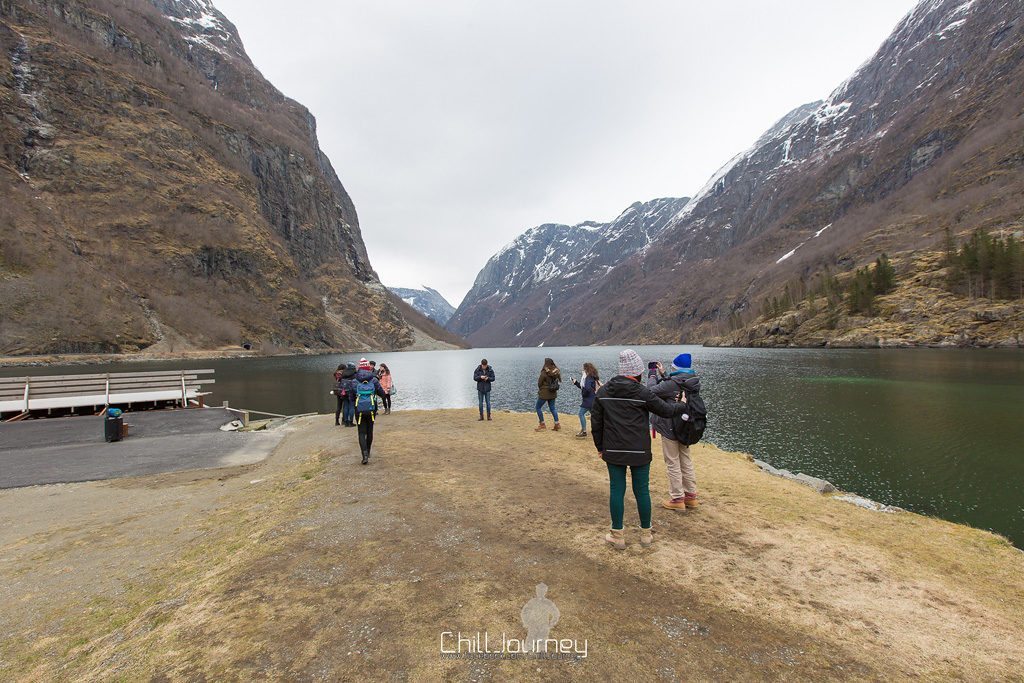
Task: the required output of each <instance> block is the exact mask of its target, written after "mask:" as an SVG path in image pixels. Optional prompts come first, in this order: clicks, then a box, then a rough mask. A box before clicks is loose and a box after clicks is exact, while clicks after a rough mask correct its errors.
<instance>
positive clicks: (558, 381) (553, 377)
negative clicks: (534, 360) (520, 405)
mask: <svg viewBox="0 0 1024 683" xmlns="http://www.w3.org/2000/svg"><path fill="white" fill-rule="evenodd" d="M561 386H562V371H561V370H559V369H558V366H557V365H555V361H553V360H551V359H550V358H545V359H544V367H542V368H541V369H540V377H538V378H537V419H539V420H540V424H539V425H538V426H537V428H536V429H535V430H534V431H535V432H542V431H544V430H545V429H547V425H546V424H544V404H545V403H547V404H548V410H550V411H551V417H552V418H553V419H554V421H555V426H554V427H553V428H552V431H555V432H557V431H558V430H559V429H561V427H560V426H559V424H558V408H556V407H555V399H557V398H558V389H559V388H560V387H561Z"/></svg>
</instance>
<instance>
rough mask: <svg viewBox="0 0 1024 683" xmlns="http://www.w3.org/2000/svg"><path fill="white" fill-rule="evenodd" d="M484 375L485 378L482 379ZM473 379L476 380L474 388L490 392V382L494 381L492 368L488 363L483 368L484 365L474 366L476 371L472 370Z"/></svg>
mask: <svg viewBox="0 0 1024 683" xmlns="http://www.w3.org/2000/svg"><path fill="white" fill-rule="evenodd" d="M484 377H486V378H487V380H486V381H484V379H483V378H484ZM473 381H474V382H476V390H477V391H481V392H483V393H485V394H489V393H491V384H493V383H494V368H493V367H491V366H490V365H488V366H487V369H486V370H484V366H482V365H478V366H476V371H474V372H473Z"/></svg>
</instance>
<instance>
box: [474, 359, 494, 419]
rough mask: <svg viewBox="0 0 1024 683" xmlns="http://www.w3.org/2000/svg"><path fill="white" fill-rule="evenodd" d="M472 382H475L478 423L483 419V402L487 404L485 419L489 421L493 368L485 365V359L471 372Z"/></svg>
mask: <svg viewBox="0 0 1024 683" xmlns="http://www.w3.org/2000/svg"><path fill="white" fill-rule="evenodd" d="M473 381H474V382H476V397H477V402H478V403H479V404H480V422H483V419H484V402H486V403H487V419H488V420H490V419H491V385H492V384H494V368H492V367H491V366H490V365H488V364H487V359H486V358H484V359H483V360H482V361H480V365H478V366H476V370H474V371H473Z"/></svg>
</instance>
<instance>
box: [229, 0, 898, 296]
mask: <svg viewBox="0 0 1024 683" xmlns="http://www.w3.org/2000/svg"><path fill="white" fill-rule="evenodd" d="M214 2H215V4H216V5H217V7H218V8H219V9H220V10H221V11H222V12H224V13H225V14H226V15H227V16H228V18H229V19H231V20H232V21H233V22H234V23H235V24H236V25H237V26H238V29H239V32H240V33H241V36H242V40H243V42H244V43H245V46H246V49H247V51H248V53H249V56H250V57H251V58H252V60H253V61H254V62H255V63H256V66H257V67H259V69H260V70H261V71H262V72H263V74H264V75H265V76H266V77H267V78H268V79H270V81H271V82H273V83H274V84H275V85H276V86H277V87H278V88H280V89H281V90H282V91H284V92H285V93H286V94H287V95H289V96H290V97H293V98H295V99H297V100H299V101H300V102H302V103H303V104H305V105H306V106H307V107H309V109H310V110H311V111H312V112H313V114H314V115H315V116H316V118H317V121H318V125H319V136H320V144H321V146H322V148H323V149H324V151H325V152H327V154H328V155H329V156H330V158H331V160H332V162H333V163H334V167H335V169H336V170H337V171H338V175H339V176H340V177H341V181H342V183H344V185H345V187H346V188H347V189H348V191H349V193H350V194H351V195H352V199H353V201H354V202H355V205H356V209H357V210H358V212H359V220H360V224H361V227H362V232H363V239H364V240H365V242H366V246H367V248H368V250H369V253H370V260H371V261H372V263H373V266H374V268H375V269H376V270H377V273H378V274H379V275H380V277H381V279H382V281H383V282H384V284H387V285H398V286H409V287H418V286H420V285H429V286H431V287H434V288H436V289H438V290H440V292H441V293H442V294H444V295H445V297H446V298H448V300H449V301H450V302H451V303H452V304H453V305H455V306H458V304H459V302H460V301H461V300H462V297H463V296H464V295H465V293H466V292H467V291H468V290H469V288H470V287H471V286H472V284H473V279H474V278H475V277H476V274H477V272H478V271H479V270H480V268H481V267H482V266H483V265H484V263H485V262H486V261H487V259H488V258H489V257H490V256H491V255H492V254H494V252H496V251H497V250H498V249H500V248H501V247H502V246H503V245H504V244H506V243H507V242H509V241H511V240H512V239H513V238H515V237H516V235H518V234H520V233H521V232H523V231H524V230H526V229H528V228H530V227H532V226H534V225H538V224H541V223H548V222H558V223H578V222H580V221H583V220H587V219H594V220H610V219H612V218H614V217H615V216H617V215H618V214H619V213H620V212H621V211H622V210H623V209H625V208H626V207H627V206H629V205H630V204H631V203H633V202H634V201H637V200H646V199H651V198H654V197H668V196H676V197H678V196H685V195H688V194H693V193H694V192H696V190H697V189H699V188H700V186H701V185H703V184H704V181H705V180H707V178H708V176H710V175H711V174H712V173H713V172H714V171H715V170H717V169H718V167H719V166H721V165H722V164H723V163H725V162H726V161H727V160H728V159H729V158H730V157H732V156H733V155H734V154H736V153H737V152H739V151H742V150H743V149H745V148H746V147H748V146H749V145H750V144H751V143H752V142H753V141H754V140H755V139H756V138H757V137H758V136H759V135H760V134H761V133H762V132H763V131H764V130H765V129H767V128H768V127H769V126H770V125H771V124H772V123H774V122H775V121H776V120H777V119H778V118H780V117H781V116H782V115H784V114H785V113H786V112H788V111H789V110H791V109H792V108H794V107H796V106H798V105H800V104H802V103H804V102H809V101H813V100H816V99H820V98H824V97H826V96H827V95H828V94H829V93H830V92H831V91H832V89H833V88H834V87H835V86H837V85H838V84H839V83H840V82H842V81H843V80H844V79H845V78H846V77H847V76H848V75H849V74H850V73H851V72H852V71H853V70H854V69H855V68H856V67H857V66H859V65H860V64H861V63H862V62H864V61H865V60H866V59H867V58H868V57H870V56H871V54H872V53H873V52H874V51H875V50H876V49H877V47H878V46H879V45H880V44H881V42H882V41H883V40H884V39H885V38H886V36H887V35H888V34H889V32H890V31H891V30H892V28H893V27H894V26H895V25H896V23H897V22H898V21H899V19H900V18H901V17H902V16H903V15H904V14H905V13H906V12H907V11H909V10H910V8H911V7H912V6H913V5H914V4H915V2H914V0H857V2H847V1H846V0H774V1H773V0H701V1H700V2H697V1H695V0H693V1H687V0H645V1H644V2H626V1H623V0H618V1H612V0H431V1H429V2H427V1H423V0H358V1H356V0H290V1H289V2H282V1H281V0H214Z"/></svg>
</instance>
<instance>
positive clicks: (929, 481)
mask: <svg viewBox="0 0 1024 683" xmlns="http://www.w3.org/2000/svg"><path fill="white" fill-rule="evenodd" d="M636 348H637V350H638V351H639V352H640V354H641V356H643V358H644V359H645V360H661V361H663V362H665V363H666V364H667V363H668V361H669V360H670V359H671V358H672V357H673V356H674V355H675V354H676V353H679V351H680V350H687V351H689V352H691V353H692V354H693V358H694V366H695V368H696V370H697V371H698V373H699V374H700V376H701V381H702V383H703V388H704V391H703V393H704V395H705V398H706V400H707V402H708V406H709V410H710V413H711V414H710V419H709V426H708V433H707V439H708V440H709V441H712V442H714V443H716V444H717V445H719V446H720V447H722V448H725V449H729V450H736V451H743V452H747V453H751V454H753V455H754V456H756V457H758V458H761V459H763V460H766V461H768V462H770V463H771V464H773V465H775V466H776V467H781V468H787V469H790V470H793V471H800V472H806V473H808V474H811V475H814V476H818V477H822V478H824V479H828V480H829V481H831V482H833V483H834V484H836V486H838V487H839V488H841V489H844V490H847V491H851V492H855V493H858V494H861V495H863V496H866V497H869V498H872V499H875V500H878V501H880V502H883V503H888V504H892V505H898V506H900V507H904V508H907V509H909V510H914V511H916V512H921V513H924V514H929V515H935V516H938V517H943V518H945V519H949V520H953V521H958V522H965V523H968V524H972V525H974V526H977V527H981V528H986V529H992V530H995V531H997V532H999V533H1002V534H1004V535H1006V536H1008V537H1009V538H1010V539H1011V540H1012V541H1014V542H1015V543H1016V544H1017V545H1018V546H1022V547H1024V496H1022V494H1021V491H1022V489H1024V353H1021V352H1019V351H1011V350H1008V351H996V350H939V349H913V350H849V351H846V350H823V349H822V350H818V349H813V350H812V349H716V348H702V347H682V348H680V347H674V346H673V347H668V346H660V347H659V346H650V347H636ZM618 350H619V349H618V348H617V347H616V348H611V347H567V348H530V349H518V348H506V349H472V350H468V351H432V352H409V353H375V354H369V355H370V357H371V358H373V359H374V360H376V361H377V362H378V363H380V362H384V363H387V364H388V366H389V367H390V368H391V370H392V372H393V373H394V379H395V385H396V387H397V388H398V393H397V395H396V397H395V409H396V410H402V409H410V408H465V407H470V406H475V405H476V387H475V385H474V383H473V382H472V373H473V370H474V368H475V367H476V365H477V363H478V362H479V360H480V358H482V357H486V358H487V359H488V360H489V361H490V362H491V364H492V365H493V366H494V368H495V371H496V373H497V381H496V382H495V384H494V392H493V394H492V401H493V406H494V409H495V410H502V409H508V410H515V411H532V410H533V405H534V401H535V398H536V390H537V384H536V383H537V375H538V371H539V368H540V366H541V364H542V363H543V359H544V357H545V356H551V357H552V358H554V359H555V361H556V362H557V363H558V364H559V365H560V366H561V368H562V371H563V374H564V376H565V382H564V383H563V388H562V390H561V391H560V392H559V397H558V409H559V412H561V413H562V414H563V415H562V423H563V425H564V427H565V432H563V433H562V434H560V435H554V434H551V435H547V436H546V437H545V438H572V437H571V434H572V433H574V432H575V431H577V430H578V429H579V422H578V420H577V418H576V411H577V409H578V407H579V391H578V390H577V389H576V388H575V387H573V386H572V385H571V384H570V383H569V376H570V375H572V376H576V377H578V376H579V368H580V366H581V365H582V363H583V361H591V362H593V363H594V364H595V365H597V367H598V369H599V370H600V372H601V376H602V378H603V379H608V378H609V377H611V376H612V375H613V374H614V372H615V366H616V359H617V354H618ZM358 358H359V354H356V355H343V356H342V355H338V356H298V357H277V358H255V359H225V360H208V361H169V362H163V363H120V364H111V365H105V366H102V367H101V368H99V367H97V366H66V367H60V368H55V367H48V368H45V369H38V368H35V369H32V370H29V371H26V370H25V369H24V368H22V369H15V368H6V369H3V370H2V374H3V375H6V376H10V375H21V374H32V373H37V374H74V373H85V372H100V371H107V370H109V371H138V370H144V369H150V368H169V367H170V368H179V367H192V368H198V367H211V368H215V369H216V371H217V372H216V380H217V381H216V384H215V385H214V387H213V389H214V396H213V397H211V398H212V399H213V401H214V402H217V403H219V402H220V401H223V400H227V401H230V402H231V405H232V406H236V407H244V408H251V409H258V410H267V411H271V412H276V413H285V414H298V413H306V412H313V411H317V412H328V411H333V409H334V397H333V396H330V395H329V393H328V392H329V391H330V389H331V387H332V379H331V373H332V372H333V370H334V369H335V367H337V365H338V364H339V363H340V362H343V361H348V360H357V359H358ZM382 419H383V420H384V421H383V424H382V425H381V427H382V428H383V429H384V430H386V429H387V422H386V418H382ZM496 419H497V420H498V421H499V424H497V425H493V426H494V427H498V428H497V429H490V428H488V431H487V432H486V434H488V438H496V439H500V438H501V430H500V419H501V418H500V415H499V416H497V417H496ZM548 419H549V420H550V418H548ZM460 420H462V418H460ZM452 428H453V429H475V428H477V425H476V423H475V421H461V422H460V423H453V425H452ZM338 438H342V439H349V438H350V439H354V438H355V435H354V434H352V433H351V432H350V431H346V430H339V432H338ZM659 454H660V449H659V447H658V445H657V444H656V462H659V460H658V458H659ZM381 455H384V454H383V453H382V454H381ZM431 455H432V454H431V453H426V452H425V453H424V454H423V457H425V458H429V457H431ZM509 457H515V454H514V453H509ZM766 484H767V480H766Z"/></svg>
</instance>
